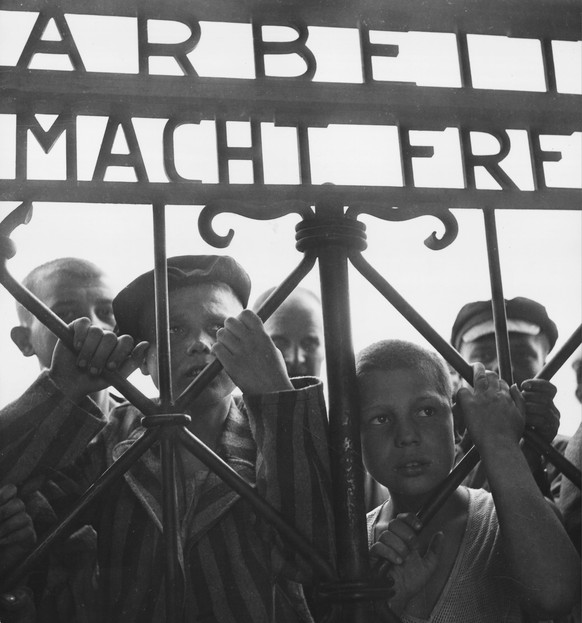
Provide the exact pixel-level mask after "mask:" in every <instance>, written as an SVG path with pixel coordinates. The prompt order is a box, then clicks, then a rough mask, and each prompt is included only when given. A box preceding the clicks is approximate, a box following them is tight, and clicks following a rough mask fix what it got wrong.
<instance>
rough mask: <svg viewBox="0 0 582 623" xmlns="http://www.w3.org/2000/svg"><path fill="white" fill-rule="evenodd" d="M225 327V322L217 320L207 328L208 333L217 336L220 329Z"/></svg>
mask: <svg viewBox="0 0 582 623" xmlns="http://www.w3.org/2000/svg"><path fill="white" fill-rule="evenodd" d="M223 327H224V324H222V323H220V322H215V323H214V324H211V325H210V326H209V327H208V329H207V332H208V335H212V336H216V334H217V333H218V331H219V330H220V329H222V328H223Z"/></svg>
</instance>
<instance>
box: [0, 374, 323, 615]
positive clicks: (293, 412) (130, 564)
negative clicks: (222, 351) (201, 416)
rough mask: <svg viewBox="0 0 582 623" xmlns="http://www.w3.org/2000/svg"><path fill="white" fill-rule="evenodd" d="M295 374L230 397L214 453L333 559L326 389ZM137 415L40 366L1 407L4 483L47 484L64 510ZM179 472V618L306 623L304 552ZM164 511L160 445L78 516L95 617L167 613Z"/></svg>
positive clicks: (122, 441)
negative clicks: (106, 407) (102, 402)
mask: <svg viewBox="0 0 582 623" xmlns="http://www.w3.org/2000/svg"><path fill="white" fill-rule="evenodd" d="M294 386H295V389H294V390H289V391H284V392H280V393H274V394H266V395H259V396H250V397H246V396H245V399H244V400H245V404H246V408H244V407H242V406H238V405H237V403H236V402H235V401H234V399H233V400H232V402H231V405H230V410H229V413H228V416H227V419H226V422H225V426H224V429H223V433H222V437H221V439H220V443H219V449H218V451H217V453H218V454H219V455H220V456H221V457H222V458H223V459H224V460H225V461H226V462H227V463H228V464H229V465H230V466H231V467H232V468H233V469H234V470H235V471H236V472H238V474H239V475H240V476H242V477H243V478H244V479H245V480H246V481H247V482H249V483H251V484H253V485H254V486H255V487H256V489H257V490H258V492H259V493H260V494H261V495H263V497H265V498H266V499H267V501H269V502H270V503H271V504H272V505H273V506H274V507H275V508H277V509H278V510H279V511H280V512H281V513H282V514H283V516H284V517H285V518H286V519H287V520H288V521H289V522H290V523H291V524H293V525H294V526H295V527H296V528H297V529H298V530H299V531H300V532H301V533H302V534H303V535H304V536H305V537H306V538H307V539H308V540H309V541H310V542H311V543H312V544H313V545H314V546H315V547H316V548H317V550H318V551H319V553H320V554H321V555H322V556H323V557H324V558H325V559H327V560H329V561H330V562H331V564H332V566H333V565H334V551H335V550H334V543H333V534H334V530H333V525H332V522H333V519H332V512H331V503H330V495H331V493H330V487H331V485H330V475H329V465H328V447H327V420H326V414H325V405H324V401H323V393H322V387H321V384H320V383H319V382H318V381H316V380H314V379H307V378H305V379H294ZM140 417H141V414H140V413H139V412H138V411H137V410H136V409H135V407H133V406H131V405H122V406H120V407H117V408H116V409H114V410H113V411H112V413H111V414H110V416H109V418H108V422H107V424H106V420H105V418H104V417H103V415H102V414H101V413H100V412H99V410H98V409H97V407H96V406H95V404H94V403H93V402H92V401H91V400H90V399H89V398H86V399H85V400H84V401H83V403H82V405H76V404H74V403H72V402H70V401H69V400H68V398H67V397H66V396H64V395H63V394H62V393H61V392H60V390H59V389H58V388H57V387H56V386H55V385H54V384H53V383H52V381H51V379H50V377H49V376H48V375H47V374H46V373H43V374H42V375H41V376H40V377H39V379H37V381H36V382H35V383H34V384H33V385H32V386H31V388H29V390H27V392H25V394H24V395H23V396H22V397H21V398H20V399H18V400H17V401H15V402H14V403H12V404H10V405H8V406H7V407H5V408H4V409H2V411H0V448H1V449H0V476H2V482H12V483H15V484H17V485H18V486H19V487H20V488H21V491H30V490H31V489H35V488H36V489H41V490H42V488H43V487H46V488H47V490H49V489H50V491H51V493H50V499H51V503H52V504H53V505H54V507H55V508H56V509H58V510H59V511H61V510H62V509H63V508H68V507H70V505H71V504H72V503H74V501H75V500H76V499H78V498H79V496H80V494H81V493H82V492H83V491H84V490H85V489H86V488H87V487H88V486H89V485H90V484H91V483H92V482H93V481H94V480H95V479H96V478H97V476H99V475H100V474H101V473H102V472H103V471H104V470H105V469H106V468H107V467H108V466H109V465H111V464H112V462H113V461H114V460H115V459H116V458H118V456H119V455H120V454H121V453H122V452H123V451H124V450H125V449H126V448H127V447H128V446H129V445H131V444H132V443H133V442H134V441H135V439H136V438H138V437H139V436H140V435H141V434H142V432H143V430H144V429H143V428H142V427H141V424H140ZM43 483H44V484H43ZM189 484H190V487H189V489H187V493H186V494H182V495H179V505H178V513H179V514H178V517H179V519H180V520H181V525H180V556H179V558H180V567H181V572H182V573H181V577H180V595H181V598H180V600H179V601H180V604H179V606H180V610H181V611H182V612H183V613H184V621H187V622H188V623H189V622H190V621H192V622H193V621H200V622H202V623H263V622H264V623H272V622H276V623H287V622H300V621H309V620H310V615H309V612H308V610H307V608H306V605H305V600H304V597H303V593H302V590H301V587H300V584H298V583H299V582H301V583H310V582H311V581H313V580H314V577H313V573H312V571H311V570H310V567H309V564H307V563H306V562H305V561H304V560H303V559H302V558H301V557H300V556H299V555H298V554H297V553H296V552H295V551H294V550H293V548H291V547H287V546H286V545H285V543H283V541H282V540H281V538H280V537H279V536H278V534H277V533H276V532H275V530H274V529H273V528H272V527H270V526H269V525H268V524H267V522H266V521H264V520H263V519H261V518H260V517H258V516H257V515H256V513H255V512H254V511H253V509H252V508H251V506H250V505H249V504H248V503H247V502H246V501H245V500H243V499H242V498H241V497H240V496H239V495H238V494H236V493H235V492H234V491H232V490H231V489H230V488H229V487H228V486H227V485H226V484H224V483H223V482H222V481H221V480H220V479H219V478H218V477H217V476H216V475H215V474H213V473H212V472H211V473H209V474H208V475H207V477H206V479H205V480H204V481H203V483H201V484H200V485H198V486H197V485H195V484H194V483H189ZM49 485H50V487H49ZM178 488H179V489H182V488H181V487H178ZM192 489H194V492H193V493H192ZM55 492H58V494H57V493H55ZM188 492H189V493H188ZM161 517H162V507H161V467H160V456H159V446H158V445H157V444H156V445H154V446H153V447H152V448H151V449H150V450H148V451H147V452H146V453H145V454H144V455H142V457H141V459H140V460H138V462H137V463H136V464H135V465H134V466H133V467H132V468H130V470H129V471H128V472H127V473H126V474H125V475H124V477H123V478H120V479H118V480H117V481H116V482H115V484H114V485H113V486H112V487H110V488H109V489H108V490H107V492H106V493H104V494H103V495H102V496H101V497H100V498H99V500H98V501H97V502H96V503H95V504H93V505H92V507H91V508H90V509H89V510H88V512H87V514H86V516H85V517H83V518H82V521H81V522H80V523H88V524H91V525H92V526H93V527H94V528H95V530H96V532H97V535H98V545H97V552H98V566H99V583H98V586H99V588H98V590H99V594H98V601H99V604H100V606H99V611H98V612H97V613H96V614H95V616H94V617H93V620H94V621H96V623H116V622H123V623H149V622H152V623H158V622H165V595H164V592H165V588H164V551H163V545H162V519H161ZM165 623H177V622H174V621H171V622H170V621H167V622H165Z"/></svg>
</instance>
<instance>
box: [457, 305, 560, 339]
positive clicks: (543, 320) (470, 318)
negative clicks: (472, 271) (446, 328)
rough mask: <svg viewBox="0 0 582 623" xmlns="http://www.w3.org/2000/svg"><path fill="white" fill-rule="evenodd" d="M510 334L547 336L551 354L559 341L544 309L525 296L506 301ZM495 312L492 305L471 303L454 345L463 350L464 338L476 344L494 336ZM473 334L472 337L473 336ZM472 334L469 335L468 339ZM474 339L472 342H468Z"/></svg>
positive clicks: (462, 314) (460, 321) (464, 310)
mask: <svg viewBox="0 0 582 623" xmlns="http://www.w3.org/2000/svg"><path fill="white" fill-rule="evenodd" d="M505 313H506V316H507V330H508V332H516V333H529V334H530V335H536V334H538V333H543V334H544V335H545V336H546V337H547V338H548V342H549V344H550V350H551V349H552V348H553V347H554V344H555V343H556V340H557V339H558V329H557V327H556V325H555V323H554V321H553V320H551V319H550V317H549V316H548V312H547V311H546V308H545V307H544V306H543V305H540V303H537V302H536V301H532V300H531V299H528V298H526V297H524V296H518V297H516V298H514V299H511V300H509V301H508V300H506V301H505ZM492 321H493V310H492V307H491V301H490V300H489V301H476V302H474V303H467V305H465V306H464V307H463V308H462V309H461V311H460V312H459V314H458V316H457V318H456V320H455V322H454V324H453V331H452V334H451V344H452V345H453V346H454V347H455V348H456V349H457V350H459V348H460V346H461V342H462V341H463V336H465V341H472V340H475V339H477V338H478V337H481V336H483V335H487V334H489V333H493V325H492ZM469 332H471V333H469ZM468 333H469V335H467V334H468ZM469 336H471V339H467V338H468V337H469Z"/></svg>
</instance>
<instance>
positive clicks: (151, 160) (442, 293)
mask: <svg viewBox="0 0 582 623" xmlns="http://www.w3.org/2000/svg"><path fill="white" fill-rule="evenodd" d="M35 19H36V14H34V13H22V14H20V13H11V12H6V11H0V65H14V64H15V63H16V61H17V60H18V57H19V56H20V53H21V51H22V48H23V46H24V43H25V41H26V38H27V36H28V33H29V32H30V29H31V27H32V25H33V23H34V21H35ZM68 23H69V26H70V28H71V31H72V33H73V37H74V39H75V42H76V43H77V46H78V48H79V50H80V53H81V55H82V57H83V60H84V62H85V65H86V68H87V70H88V71H118V72H122V73H135V72H136V71H137V46H136V43H135V41H136V39H135V23H134V20H132V19H130V18H123V19H120V18H118V19H115V18H101V19H97V18H95V17H91V18H87V17H86V16H74V17H71V18H70V19H69V18H68ZM152 26H155V28H152V31H151V36H152V38H153V37H156V40H160V41H162V40H165V41H172V40H176V41H179V40H182V39H183V38H184V36H185V33H184V27H183V26H181V25H175V24H169V23H167V22H166V23H160V24H156V25H152ZM267 36H269V37H271V36H272V37H285V36H288V37H290V38H294V35H293V34H291V35H289V33H288V32H287V33H286V32H285V31H277V32H273V31H271V32H265V37H267ZM44 37H45V38H46V39H50V38H55V39H58V33H51V32H50V31H47V32H46V33H45V35H44ZM378 37H379V38H378V39H377V41H378V42H380V41H382V42H390V43H398V44H399V45H401V50H400V56H399V57H398V58H397V59H385V58H383V59H376V61H375V66H374V71H375V72H377V75H378V78H379V79H385V80H388V79H391V80H408V81H416V82H418V83H419V84H430V85H434V86H448V87H456V86H459V84H460V83H459V77H458V62H457V60H456V53H455V47H454V39H452V35H448V34H442V33H437V34H434V33H433V34H430V33H424V34H418V35H414V34H412V35H405V34H403V33H390V34H383V35H382V38H380V34H379V35H378ZM309 45H310V48H311V49H312V50H313V52H314V54H315V56H316V58H317V61H318V72H317V74H316V76H315V80H320V81H336V82H361V70H360V64H359V56H358V47H357V45H358V42H357V36H356V31H355V30H353V29H325V28H312V29H310V34H309ZM469 47H470V51H471V60H472V66H473V70H474V84H475V86H476V87H483V88H485V87H486V88H499V89H508V88H513V89H517V90H524V91H528V90H529V91H543V90H544V83H543V73H541V57H540V54H539V44H538V43H537V42H534V41H521V42H517V43H516V42H515V41H513V42H512V41H511V40H509V39H506V38H497V37H496V38H492V37H471V38H470V41H469ZM554 53H555V56H556V59H557V61H556V62H557V67H558V71H557V74H558V88H559V90H560V91H562V92H569V93H581V91H582V89H581V86H580V80H581V78H580V76H582V68H581V60H580V59H581V53H580V44H579V43H566V42H556V43H555V45H554ZM39 56H40V55H39ZM190 58H191V59H192V62H193V63H194V64H195V66H196V69H197V71H198V73H199V74H200V75H207V76H216V77H218V76H230V77H240V78H253V77H254V69H253V65H252V39H251V38H250V26H248V25H224V24H210V23H203V24H202V37H201V41H200V44H199V46H198V47H197V49H196V50H194V52H193V53H192V54H191V56H190ZM64 60H65V62H64V63H63V62H61V61H62V59H57V60H56V61H55V59H54V58H52V59H51V58H38V59H35V61H34V63H33V65H32V67H39V68H40V67H43V66H44V67H50V68H53V69H61V70H63V71H66V70H67V69H68V61H67V60H66V59H64ZM55 62H56V64H55ZM35 63H38V65H37V64H35ZM59 63H60V64H59ZM152 67H153V68H154V71H156V72H159V73H168V74H172V73H179V72H178V71H177V70H176V68H175V67H174V66H173V65H172V61H171V60H169V61H168V59H161V60H160V63H158V64H155V63H154V64H153V65H152ZM302 71H303V69H302V67H301V61H298V62H297V63H296V62H295V60H294V59H289V58H287V59H285V58H282V57H275V58H274V63H272V64H271V63H268V64H267V72H268V73H272V74H278V75H295V74H297V73H301V72H302ZM44 121H45V122H46V123H47V124H49V125H50V122H51V119H50V118H47V119H46V120H44ZM105 123H106V119H104V118H101V119H90V118H88V117H86V118H83V119H81V120H79V144H80V145H82V146H83V149H82V150H81V153H80V158H79V177H80V178H81V179H90V177H91V175H92V171H93V168H94V165H95V160H96V158H97V153H98V149H99V145H100V142H101V139H102V136H103V131H104V128H105ZM47 127H48V126H47ZM162 127H163V122H160V121H153V122H152V121H148V120H138V121H136V122H135V128H136V132H137V135H138V140H139V142H140V147H141V150H142V154H143V155H144V158H145V159H146V167H147V169H148V176H149V178H150V180H151V181H157V180H164V174H163V170H162V166H161V156H160V148H159V145H160V137H161V128H162ZM13 132H14V120H13V119H11V118H10V116H7V115H0V141H2V144H3V149H2V154H1V155H0V178H8V179H9V178H10V176H11V175H13V171H14V168H13V167H14V146H13V144H14V138H13ZM247 132H248V127H246V126H245V124H234V125H233V126H232V127H231V128H230V129H229V141H230V140H232V141H233V142H234V141H242V142H243V144H244V140H245V134H246V133H247ZM213 133H214V126H213V123H212V122H203V123H202V124H200V126H196V127H195V126H188V127H186V128H184V130H183V132H181V133H179V134H177V135H176V141H177V143H176V149H177V166H178V167H179V168H180V172H181V173H182V174H184V175H186V176H188V177H191V178H198V179H202V180H203V181H204V182H206V183H213V182H216V156H215V151H213V149H214V150H215V146H214V145H213ZM510 136H511V140H512V151H511V153H510V154H509V156H508V157H507V159H506V161H505V162H504V163H503V166H504V167H505V168H506V169H507V171H508V173H510V174H511V175H512V177H513V178H514V179H515V181H516V182H517V183H518V185H519V186H520V188H522V189H523V190H527V189H530V188H532V181H531V172H530V171H529V168H528V167H529V163H528V159H527V151H524V150H525V149H526V147H527V143H526V142H525V140H526V138H527V137H526V136H525V133H524V132H517V131H512V132H511V133H510ZM263 137H264V149H265V176H266V182H267V183H298V172H297V164H296V154H295V152H294V147H293V145H294V141H295V139H294V135H293V133H292V131H291V130H288V129H287V130H285V129H281V128H275V127H274V126H272V124H265V125H264V127H263ZM394 138H395V128H393V127H384V128H378V127H374V128H366V127H363V126H359V127H349V128H348V127H338V126H335V127H329V128H327V129H318V130H312V131H311V134H310V139H311V149H312V154H311V155H312V160H313V182H314V183H316V184H319V183H323V182H334V183H336V184H342V183H350V184H386V185H394V186H398V185H400V183H401V179H400V178H399V176H400V167H399V165H398V163H397V162H396V165H398V166H395V161H394V158H395V156H394V154H395V153H397V150H396V152H395V147H394ZM418 138H419V140H420V141H421V142H422V137H421V136H419V137H418ZM427 138H430V140H434V141H435V145H436V146H437V151H436V153H435V157H434V158H433V159H432V160H424V161H421V160H419V161H417V162H416V163H415V174H416V179H417V183H418V184H419V185H425V186H450V187H458V186H460V185H462V178H461V177H460V168H459V167H458V166H456V165H458V137H457V135H456V130H454V129H449V130H447V131H446V132H442V133H432V134H427V135H426V136H424V140H426V139H427ZM477 138H478V137H476V139H477ZM480 138H481V139H482V140H481V141H480V142H479V143H478V145H477V143H476V148H478V149H482V150H483V151H484V152H486V151H487V149H491V150H492V153H495V151H496V145H495V141H493V140H491V139H490V140H489V141H487V137H480ZM118 139H119V140H118V141H117V142H116V146H115V149H116V150H119V152H120V153H122V152H123V149H124V141H123V137H118ZM192 145H196V146H197V149H193V148H192ZM545 146H546V148H548V149H549V148H552V147H553V148H555V149H560V150H561V151H562V153H563V158H562V161H561V162H560V163H549V164H546V166H545V168H546V174H547V179H548V184H549V185H554V186H558V187H573V188H580V187H581V186H582V182H581V180H580V177H581V175H582V174H581V169H582V167H581V160H582V159H581V151H582V146H581V140H580V133H577V134H575V135H573V136H572V137H570V138H559V139H558V138H556V139H547V143H546V145H545ZM63 155H64V145H63V144H62V142H61V144H57V145H56V146H55V148H54V149H53V150H52V151H51V152H50V154H49V155H45V154H44V153H43V152H42V150H41V149H40V148H38V149H36V150H35V149H34V148H31V149H30V151H29V171H30V175H31V177H35V178H38V179H61V178H62V171H63V167H62V162H63ZM456 158H457V160H456ZM110 173H111V175H114V174H115V175H117V177H116V179H128V180H132V179H133V177H132V175H133V174H132V173H131V172H130V174H129V175H128V172H127V171H111V172H110ZM231 173H232V175H233V179H235V180H236V181H241V182H246V181H250V180H249V179H248V171H247V170H246V169H245V166H244V164H243V165H241V166H240V167H238V168H237V167H233V168H232V170H231ZM487 177H488V176H487V174H484V175H481V176H480V177H479V178H478V184H479V185H480V187H483V188H491V187H495V186H494V182H492V180H490V179H487ZM106 179H109V178H106ZM111 179H112V178H111ZM164 181H165V180H164ZM492 184H493V186H492ZM16 205H18V204H17V203H14V202H0V218H3V217H4V216H5V215H6V214H8V212H9V211H10V210H11V209H12V208H13V207H15V206H16ZM199 212H200V207H199V206H198V207H191V206H169V207H168V209H167V219H168V224H167V239H168V255H178V254H186V253H214V252H217V253H224V252H227V253H229V254H231V255H233V256H234V257H235V258H237V259H238V260H239V261H240V262H241V263H242V264H243V265H244V266H245V268H246V269H247V270H248V272H249V273H250V275H251V277H252V279H253V284H254V285H253V291H252V295H251V298H252V299H254V298H255V297H256V296H257V295H258V294H259V293H261V292H262V291H263V290H264V289H266V288H267V287H270V286H271V285H274V284H276V283H278V282H280V281H281V280H282V279H283V278H284V277H285V276H286V275H287V274H288V273H289V271H290V270H291V269H292V268H293V267H294V266H295V265H296V264H297V263H298V262H299V260H300V258H301V255H300V253H299V252H297V251H296V250H295V241H294V234H295V232H294V227H295V224H296V222H297V220H298V217H297V216H296V215H292V216H288V217H284V218H282V219H278V220H273V221H268V222H263V221H250V220H248V219H245V218H243V217H239V216H231V215H223V216H220V217H218V218H217V219H216V229H217V230H218V231H219V232H220V233H226V231H227V230H228V228H230V227H232V228H233V229H234V230H235V237H234V240H233V242H232V244H231V246H230V247H229V248H228V249H227V250H225V251H221V250H216V249H213V248H211V247H209V246H208V245H207V244H206V243H204V242H203V241H202V240H201V238H200V235H199V234H198V230H197V217H198V214H199ZM455 215H456V217H457V219H458V221H459V226H460V231H459V236H458V238H457V240H456V241H455V242H454V243H453V244H452V245H451V246H450V247H448V248H447V249H445V250H442V251H431V250H429V249H427V248H426V247H425V246H424V244H423V240H424V239H425V238H426V237H427V236H428V235H429V234H430V233H431V232H432V231H434V230H436V231H437V232H438V233H442V225H441V224H440V223H439V222H438V221H437V220H436V219H434V218H433V217H421V218H417V219H414V220H412V221H408V222H403V223H387V222H384V221H380V220H378V219H376V218H373V217H366V216H363V217H361V218H362V220H363V221H364V222H365V223H366V224H367V227H368V232H367V233H368V243H369V248H368V250H367V251H366V252H365V257H366V258H367V259H368V261H370V262H371V263H372V264H373V265H374V266H375V267H376V269H377V270H379V271H380V272H381V273H382V274H383V275H384V276H385V277H386V279H387V280H388V281H390V282H391V283H392V285H393V286H394V287H395V288H396V289H397V290H398V291H399V292H400V293H401V294H402V295H403V296H404V298H406V299H407V300H408V301H409V302H410V303H411V304H412V305H413V306H414V307H415V308H416V309H417V311H418V312H419V313H420V314H421V315H423V316H424V317H425V318H426V319H427V320H428V321H429V322H430V323H431V324H433V326H434V327H435V328H436V329H437V330H438V331H439V332H440V333H441V335H443V336H444V337H446V338H448V337H449V335H450V328H451V325H452V323H453V320H454V318H455V316H456V313H457V311H458V310H459V309H460V307H461V306H462V305H463V304H464V303H466V302H469V301H473V300H483V299H487V298H490V286H489V277H488V269H487V258H486V251H485V236H484V231H483V217H482V214H481V213H480V212H479V211H476V210H464V211H461V210H456V211H455ZM497 223H498V236H499V242H500V255H501V265H502V269H503V275H504V291H505V296H506V298H512V297H514V296H520V295H523V296H528V297H530V298H534V299H536V300H538V301H539V302H541V303H543V304H544V305H545V306H546V307H547V309H548V312H549V314H550V316H551V317H552V318H553V319H554V321H555V322H556V324H557V325H558V329H559V332H560V337H559V340H558V345H557V346H558V347H559V346H560V345H561V344H562V343H563V342H564V341H565V339H567V337H569V336H570V335H571V333H572V332H573V331H574V329H575V328H576V327H577V326H578V325H579V324H580V318H581V317H582V287H581V284H582V261H581V260H582V245H581V237H582V215H581V213H580V212H579V211H576V212H567V211H558V210H556V211H551V212H541V211H522V212H518V211H503V212H502V211H498V212H497ZM151 229H152V226H151V208H150V207H149V206H143V205H141V206H133V205H131V206H127V205H126V206H119V205H98V204H92V205H77V204H68V205H67V204H47V203H43V204H40V203H37V204H35V213H34V216H33V219H32V221H31V222H30V224H29V225H26V226H24V227H20V228H19V229H18V230H17V232H15V234H14V240H15V242H16V243H17V247H18V253H17V255H16V257H15V258H14V259H13V260H11V261H10V263H9V267H10V269H11V271H12V273H13V274H14V275H15V276H16V277H18V278H22V277H23V276H24V275H25V274H26V273H27V272H28V271H29V270H31V269H32V268H33V267H35V266H37V265H38V264H40V263H42V262H45V261H47V260H50V259H53V258H55V257H60V256H78V257H85V258H88V259H90V260H93V261H95V262H96V263H97V264H99V265H100V266H102V267H103V268H104V270H105V271H106V272H107V273H108V274H109V275H110V276H111V278H112V281H113V284H114V287H115V288H116V289H117V288H121V287H123V286H124V285H125V284H126V283H127V282H128V281H129V280H131V279H132V278H134V277H135V276H137V275H138V274H140V273H141V272H143V271H145V270H149V269H150V268H151V267H152V266H153V251H152V231H151ZM305 285H306V286H307V287H312V288H313V289H317V288H318V277H317V270H315V271H314V272H313V273H312V274H310V275H309V276H308V278H307V280H306V282H305ZM350 292H351V300H352V314H353V337H354V345H355V348H356V349H359V348H361V347H363V346H365V345H367V344H369V343H370V342H372V341H374V340H376V339H381V338H384V337H391V336H394V337H401V338H404V339H411V340H414V341H420V342H422V341H423V340H422V338H420V337H419V336H417V334H416V332H415V331H414V329H412V328H411V327H410V326H409V325H408V324H407V323H406V321H405V320H403V319H402V318H401V317H400V316H399V315H398V314H397V313H396V312H394V311H393V310H392V309H391V308H390V306H389V304H388V303H387V302H386V301H384V299H383V298H382V297H381V296H380V295H379V294H377V293H376V291H375V290H374V289H373V288H372V286H370V285H369V284H367V283H365V282H364V280H363V279H362V278H361V277H359V276H358V275H356V274H355V272H354V274H353V278H352V280H351V285H350ZM15 321H16V314H15V312H14V304H13V301H12V299H11V297H10V296H9V295H8V294H7V292H5V291H4V290H1V291H0V352H1V353H2V358H1V360H0V404H4V403H6V402H7V401H9V400H11V399H13V398H14V397H16V396H17V395H18V394H19V393H21V392H22V390H23V389H24V388H25V387H26V386H27V385H28V384H29V383H30V382H31V381H32V379H33V378H34V377H35V375H36V374H37V367H36V362H35V361H33V360H31V359H25V358H23V357H22V355H21V354H20V353H19V351H18V350H17V348H16V346H14V345H13V344H12V343H11V341H10V338H9V335H8V334H9V331H10V328H11V327H12V326H13V325H14V323H15ZM571 361H572V360H571ZM571 361H570V362H568V363H567V364H566V366H565V367H564V368H563V369H562V370H561V371H560V373H558V375H557V376H556V377H555V379H554V381H555V383H556V384H557V385H558V388H559V393H558V397H557V400H556V402H557V404H558V407H559V408H560V410H561V412H562V427H561V432H563V433H565V434H571V433H573V432H574V430H575V429H576V427H577V425H578V423H579V421H580V405H579V403H577V401H576V400H575V398H574V387H575V384H574V372H573V370H572V368H571ZM138 375H139V373H138ZM138 380H139V382H140V384H141V379H138ZM144 387H147V388H148V389H151V388H149V386H147V385H145V386H144Z"/></svg>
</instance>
